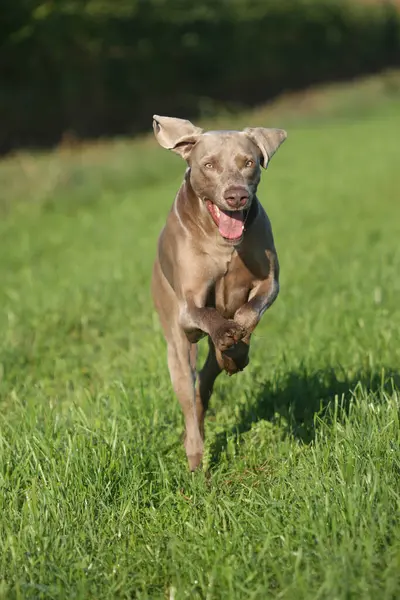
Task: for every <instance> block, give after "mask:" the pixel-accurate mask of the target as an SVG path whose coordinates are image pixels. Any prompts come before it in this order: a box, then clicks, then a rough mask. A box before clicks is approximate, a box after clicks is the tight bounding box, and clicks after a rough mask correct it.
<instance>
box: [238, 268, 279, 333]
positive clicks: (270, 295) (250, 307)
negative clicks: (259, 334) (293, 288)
mask: <svg viewBox="0 0 400 600" xmlns="http://www.w3.org/2000/svg"><path fill="white" fill-rule="evenodd" d="M278 293H279V282H278V279H277V278H276V277H275V275H274V273H273V272H271V274H270V276H269V277H268V278H267V279H264V280H263V281H261V282H260V283H258V284H257V285H256V286H255V287H254V288H253V289H252V290H251V292H250V296H249V300H248V302H246V304H244V305H243V306H241V307H240V308H239V309H238V310H237V311H236V313H235V316H234V320H235V321H236V322H237V323H238V324H239V325H240V326H241V327H243V328H244V329H246V331H247V332H248V334H249V335H250V334H251V333H252V332H253V331H254V329H255V328H256V326H257V325H258V323H259V321H260V319H261V317H262V316H263V314H264V313H265V311H266V310H267V309H268V308H269V307H270V306H271V305H272V304H273V303H274V302H275V300H276V298H277V296H278Z"/></svg>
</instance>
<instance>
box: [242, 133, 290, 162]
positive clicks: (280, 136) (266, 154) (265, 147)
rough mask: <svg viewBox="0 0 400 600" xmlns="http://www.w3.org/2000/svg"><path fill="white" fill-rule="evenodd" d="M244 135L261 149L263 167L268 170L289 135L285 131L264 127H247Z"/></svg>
mask: <svg viewBox="0 0 400 600" xmlns="http://www.w3.org/2000/svg"><path fill="white" fill-rule="evenodd" d="M244 133H245V134H246V135H248V136H249V138H250V139H251V140H252V141H253V142H254V143H255V144H256V145H257V146H258V147H259V149H260V151H261V165H262V166H263V167H264V169H266V168H267V165H268V162H269V161H270V160H271V158H272V157H273V155H274V154H275V152H276V151H277V150H278V148H279V146H280V145H281V144H282V143H283V142H284V141H285V140H286V138H287V133H286V131H285V130H284V129H265V128H264V127H247V129H244Z"/></svg>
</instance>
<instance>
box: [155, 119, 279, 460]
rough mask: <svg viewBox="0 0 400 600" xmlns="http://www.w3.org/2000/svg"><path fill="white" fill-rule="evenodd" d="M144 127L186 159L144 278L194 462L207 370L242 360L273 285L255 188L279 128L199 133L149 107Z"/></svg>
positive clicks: (211, 373) (210, 378)
mask: <svg viewBox="0 0 400 600" xmlns="http://www.w3.org/2000/svg"><path fill="white" fill-rule="evenodd" d="M153 129H154V134H155V137H156V139H157V141H158V143H159V144H160V145H161V146H162V147H163V148H167V149H169V150H172V151H173V152H175V153H177V154H178V155H179V156H181V157H182V158H183V159H184V160H185V161H186V162H187V169H186V172H185V176H184V181H183V183H182V185H181V187H180V189H179V191H178V193H177V195H176V198H175V201H174V203H173V205H172V208H171V210H170V212H169V214H168V217H167V221H166V224H165V226H164V228H163V229H162V231H161V234H160V236H159V239H158V251H157V256H156V259H155V263H154V268H153V275H152V285H151V287H152V296H153V301H154V305H155V308H156V311H157V313H158V315H159V318H160V322H161V326H162V329H163V332H164V336H165V339H166V342H167V355H168V368H169V372H170V377H171V382H172V386H173V389H174V391H175V394H176V396H177V398H178V400H179V402H180V404H181V407H182V411H183V415H184V420H185V441H184V445H185V450H186V456H187V460H188V464H189V468H190V470H191V471H194V470H195V469H197V468H198V467H199V466H200V465H201V463H202V457H203V450H204V418H205V414H206V411H207V408H208V404H209V400H210V397H211V394H212V391H213V385H214V382H215V379H216V378H217V377H218V375H219V374H220V373H221V372H222V371H226V372H227V373H228V374H229V375H233V374H234V373H237V372H238V371H242V370H243V369H244V368H245V367H246V366H247V364H248V363H249V347H250V338H251V334H252V332H253V331H254V329H255V327H256V326H257V324H258V322H259V321H260V319H261V317H262V315H263V314H264V312H265V311H266V310H267V309H268V308H269V307H270V306H271V305H272V303H273V302H274V301H275V300H276V298H277V296H278V293H279V262H278V256H277V252H276V249H275V245H274V238H273V234H272V229H271V223H270V221H269V219H268V216H267V214H266V213H265V211H264V209H263V207H262V206H261V204H260V202H259V200H258V198H257V195H256V193H257V186H258V184H259V181H260V176H261V168H264V169H266V168H267V166H268V165H269V162H270V160H271V158H272V156H273V155H274V154H275V152H276V151H277V150H278V148H279V146H280V145H281V144H282V142H283V141H284V140H285V139H286V137H287V133H286V131H284V130H283V129H265V128H261V127H255V128H246V129H244V130H243V131H207V132H205V131H203V130H202V129H200V128H199V127H196V126H195V125H193V124H192V123H191V122H190V121H188V120H185V119H177V118H172V117H160V116H158V115H154V117H153ZM204 336H208V345H209V349H208V356H207V359H206V361H205V364H204V366H203V368H202V369H201V371H200V372H199V373H198V375H196V360H197V342H198V341H199V340H200V339H201V338H202V337H204Z"/></svg>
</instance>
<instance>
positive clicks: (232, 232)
mask: <svg viewBox="0 0 400 600" xmlns="http://www.w3.org/2000/svg"><path fill="white" fill-rule="evenodd" d="M206 206H207V208H208V211H209V213H210V215H211V216H212V218H213V221H214V223H215V224H216V226H217V227H218V230H219V232H220V234H221V235H222V237H223V238H225V239H226V240H230V241H232V242H235V241H238V240H240V239H241V238H242V236H243V231H244V224H245V220H246V213H247V211H246V210H222V208H221V209H220V208H218V206H216V205H215V204H214V203H213V202H211V200H206Z"/></svg>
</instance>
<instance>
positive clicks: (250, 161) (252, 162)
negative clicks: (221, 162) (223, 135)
mask: <svg viewBox="0 0 400 600" xmlns="http://www.w3.org/2000/svg"><path fill="white" fill-rule="evenodd" d="M253 165H254V160H246V167H252V166H253Z"/></svg>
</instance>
